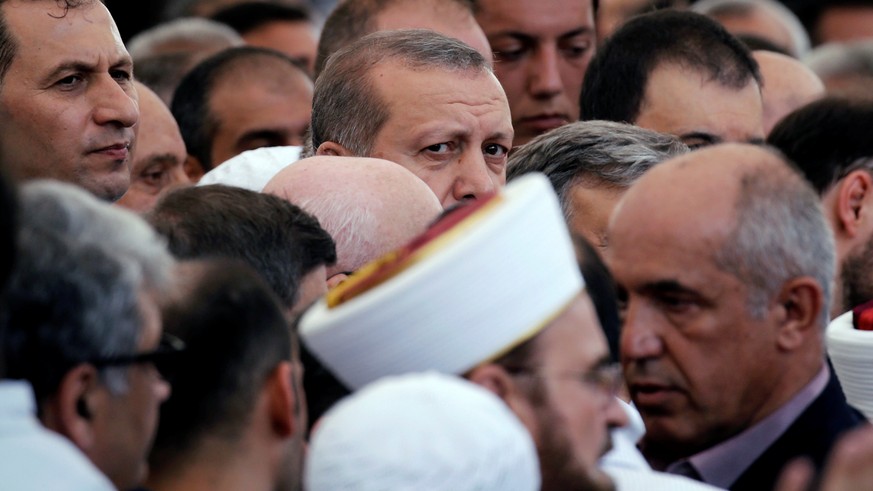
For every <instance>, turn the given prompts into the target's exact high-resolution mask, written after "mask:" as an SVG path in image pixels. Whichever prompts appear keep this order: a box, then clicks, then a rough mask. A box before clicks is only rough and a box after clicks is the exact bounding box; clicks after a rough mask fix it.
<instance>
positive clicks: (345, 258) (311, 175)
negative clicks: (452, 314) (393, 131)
mask: <svg viewBox="0 0 873 491" xmlns="http://www.w3.org/2000/svg"><path fill="white" fill-rule="evenodd" d="M264 192H265V193H270V194H275V195H277V196H280V197H283V198H285V199H287V200H288V201H291V202H292V203H294V204H296V205H298V206H300V207H301V208H303V209H304V210H306V211H308V212H309V213H312V214H313V215H315V216H316V218H318V220H319V222H320V223H321V226H322V227H324V229H325V230H327V231H328V233H330V235H331V236H332V237H333V239H334V241H336V246H337V262H336V264H335V265H334V266H333V267H331V268H330V269H328V277H331V276H333V275H335V274H337V273H351V272H353V271H355V270H356V269H358V268H359V267H361V266H362V265H364V264H365V263H367V262H369V261H371V260H373V259H376V258H377V257H379V256H381V255H382V254H385V253H386V252H389V251H391V250H394V249H396V248H398V247H400V246H402V245H403V244H405V243H406V242H408V241H409V240H410V239H412V238H413V237H415V236H416V235H418V234H420V233H422V232H424V231H425V229H426V228H427V226H428V225H429V224H430V222H431V221H432V220H434V219H435V218H436V217H437V216H438V215H439V214H440V213H441V212H442V206H441V205H440V202H439V200H438V199H437V197H436V195H434V194H433V191H431V190H430V188H428V187H427V185H426V184H425V183H424V181H422V180H421V179H419V178H418V177H416V176H415V175H414V174H412V173H411V172H410V171H408V170H406V169H405V168H403V167H401V166H399V165H397V164H395V163H393V162H390V161H387V160H381V159H371V158H362V157H360V158H359V157H328V156H320V157H311V158H308V159H303V160H300V161H298V162H296V163H295V164H293V165H291V166H289V167H287V168H285V169H284V170H283V171H281V172H279V174H277V175H276V176H275V177H273V179H272V180H270V182H269V183H267V185H266V186H265V187H264Z"/></svg>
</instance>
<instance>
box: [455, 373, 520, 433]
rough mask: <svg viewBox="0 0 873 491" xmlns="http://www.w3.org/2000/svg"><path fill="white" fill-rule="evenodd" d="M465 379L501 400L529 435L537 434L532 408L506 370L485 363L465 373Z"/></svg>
mask: <svg viewBox="0 0 873 491" xmlns="http://www.w3.org/2000/svg"><path fill="white" fill-rule="evenodd" d="M466 378H467V380H469V381H470V382H473V383H474V384H476V385H479V386H481V387H484V388H485V389H487V390H489V391H491V392H492V393H494V395H496V396H497V397H499V398H500V399H502V400H503V402H504V403H506V405H507V406H509V409H510V410H512V412H513V413H515V415H516V416H517V417H518V419H519V420H521V422H522V423H523V424H524V425H525V427H527V428H528V429H529V430H530V432H531V434H532V435H535V434H537V433H536V431H535V425H536V417H535V414H534V412H533V407H532V406H531V404H530V401H529V399H528V397H527V395H526V394H525V392H524V391H522V388H521V387H519V385H518V383H517V382H516V380H515V379H514V378H513V377H512V375H510V374H509V372H507V371H506V369H504V368H503V367H501V366H500V365H497V364H495V363H486V364H484V365H479V366H478V367H476V368H474V369H473V370H471V371H470V372H469V373H467V377H466Z"/></svg>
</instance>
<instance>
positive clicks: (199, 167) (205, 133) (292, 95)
mask: <svg viewBox="0 0 873 491" xmlns="http://www.w3.org/2000/svg"><path fill="white" fill-rule="evenodd" d="M170 107H171V109H172V111H173V116H175V117H176V120H177V121H178V122H179V128H180V129H181V131H182V138H184V140H185V146H186V147H187V148H188V163H187V164H186V168H188V169H189V175H190V176H191V177H192V180H199V179H200V177H201V176H202V175H203V174H204V173H206V172H209V171H210V170H211V169H212V168H213V167H216V166H218V165H220V164H221V163H223V162H224V161H226V160H228V159H230V158H231V157H234V156H236V155H238V154H240V153H242V152H244V151H246V150H253V149H256V148H261V147H276V146H284V145H302V144H303V138H304V134H305V132H306V129H307V127H308V126H309V117H310V112H311V107H312V82H311V81H310V80H309V77H308V76H307V75H306V73H305V72H304V71H303V69H301V68H300V67H298V66H297V65H295V63H294V62H293V61H292V60H291V59H290V58H288V57H287V56H285V55H284V54H282V53H279V52H278V51H273V50H270V49H266V48H256V47H252V46H242V47H237V48H230V49H227V50H225V51H222V52H220V53H218V54H216V55H213V56H211V57H209V58H207V59H205V60H203V62H201V63H200V64H199V65H197V66H196V67H195V68H194V69H193V70H191V72H190V73H188V74H187V75H185V78H183V79H182V81H181V82H180V83H179V87H178V88H177V89H176V92H175V94H174V95H173V103H172V105H171V106H170Z"/></svg>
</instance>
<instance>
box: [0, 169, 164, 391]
mask: <svg viewBox="0 0 873 491" xmlns="http://www.w3.org/2000/svg"><path fill="white" fill-rule="evenodd" d="M20 199H21V207H20V217H19V219H20V223H21V226H22V233H21V236H20V239H19V248H20V249H19V257H20V261H19V265H18V266H17V269H16V273H15V278H16V279H15V280H14V281H13V283H15V285H16V286H15V287H14V288H13V290H14V293H13V294H12V296H11V298H16V297H17V298H18V299H20V300H21V301H20V302H15V301H13V302H12V303H13V304H18V305H13V306H12V307H10V310H12V311H13V314H12V315H11V317H10V318H11V321H10V329H14V328H15V326H14V325H13V323H15V322H23V323H24V324H27V325H30V324H37V325H35V326H31V327H28V326H22V327H20V328H22V329H25V328H26V329H30V330H31V332H33V333H36V334H39V333H41V332H42V331H41V330H48V331H46V332H48V334H47V335H45V337H46V339H42V340H40V343H43V344H47V345H48V347H47V349H48V350H49V352H42V353H40V354H39V355H38V356H39V357H40V359H43V360H44V359H45V358H46V357H50V356H52V355H56V356H58V357H59V359H58V360H57V362H58V363H75V362H82V361H86V360H88V359H93V358H96V357H106V356H114V355H129V354H131V353H133V352H134V351H135V350H136V346H137V344H138V341H139V338H140V332H141V328H142V317H141V312H140V294H141V293H142V292H144V291H149V292H152V293H155V294H156V293H158V292H160V291H162V290H165V289H167V288H168V287H169V286H170V285H171V283H170V282H171V280H172V277H171V270H172V267H173V264H174V261H173V259H172V257H171V256H170V254H169V252H168V251H167V249H166V246H165V245H164V242H163V240H162V239H161V238H160V237H159V236H158V235H157V233H155V232H154V231H153V230H152V229H151V227H149V226H148V224H146V223H145V222H144V221H143V220H142V219H141V218H139V217H138V216H136V215H134V214H133V213H130V212H128V211H125V210H122V209H120V208H116V207H112V206H110V205H108V204H106V203H102V202H100V201H98V200H97V199H96V198H94V197H93V196H91V195H90V194H88V193H87V192H85V191H83V190H81V189H78V188H76V187H74V186H70V185H67V184H63V183H59V182H52V181H31V182H29V183H27V184H25V185H24V186H22V188H21V193H20ZM16 282H17V283H16ZM23 299H26V300H27V302H28V303H26V304H25V302H24V301H23ZM71 305H72V307H71ZM16 308H17V309H22V310H21V311H20V312H19V316H18V317H16V315H15V313H14V312H15V309H16ZM27 309H31V310H34V309H41V310H42V311H41V312H40V315H38V316H34V315H33V312H31V311H28V310H27ZM40 320H42V322H43V323H42V324H40ZM52 343H54V344H52ZM39 347H44V346H42V345H40V346H39ZM25 362H26V361H25ZM69 367H70V366H69V365H67V366H66V368H67V369H69ZM8 368H9V371H10V372H13V371H14V366H12V364H10V366H9V367H8ZM54 368H55V369H56V370H57V369H59V368H63V367H54ZM102 373H103V376H104V379H105V380H106V382H107V386H108V387H109V388H110V389H111V390H113V391H115V392H121V391H123V390H124V388H125V387H126V382H125V381H126V377H125V376H124V372H123V370H120V369H118V370H111V369H110V370H104V371H103V372H102ZM58 375H60V376H62V375H63V374H62V373H60V374H57V373H55V374H50V375H38V376H39V377H47V378H45V379H43V382H44V383H43V385H42V386H41V388H40V390H41V391H43V392H42V394H41V395H43V396H45V395H48V394H51V391H53V390H55V389H56V388H57V386H56V385H54V386H52V384H53V383H58V382H59V381H60V378H55V377H57V376H58ZM46 380H47V381H48V382H46Z"/></svg>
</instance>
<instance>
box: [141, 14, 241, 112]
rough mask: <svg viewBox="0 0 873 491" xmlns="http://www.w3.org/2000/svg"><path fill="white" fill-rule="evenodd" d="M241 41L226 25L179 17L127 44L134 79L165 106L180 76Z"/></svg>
mask: <svg viewBox="0 0 873 491" xmlns="http://www.w3.org/2000/svg"><path fill="white" fill-rule="evenodd" d="M243 44H245V41H243V38H242V37H241V36H240V35H239V34H237V32H236V31H234V30H233V29H232V28H231V27H230V26H226V25H224V24H222V23H220V22H216V21H212V20H208V19H200V18H193V17H189V18H183V19H177V20H174V21H170V22H166V23H163V24H158V25H157V26H155V27H152V28H151V29H147V30H145V31H143V32H141V33H139V34H137V35H136V36H134V37H133V38H131V40H130V42H129V43H128V51H129V52H130V56H131V58H133V62H134V66H135V73H136V77H137V79H138V80H139V81H140V82H142V83H143V84H145V85H146V86H148V87H149V88H150V89H152V90H154V91H155V93H157V94H158V95H159V96H160V97H161V99H162V100H163V101H164V102H165V103H166V104H167V105H168V106H169V105H170V101H171V100H172V97H173V91H175V90H176V87H177V86H178V85H179V82H180V81H181V80H182V77H184V76H185V74H186V73H188V71H189V70H191V69H192V68H193V67H194V66H195V65H196V64H197V63H198V62H200V61H201V60H203V59H204V58H206V57H207V56H209V55H211V54H213V53H216V52H218V51H221V50H223V49H226V48H232V47H234V46H242V45H243Z"/></svg>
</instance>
